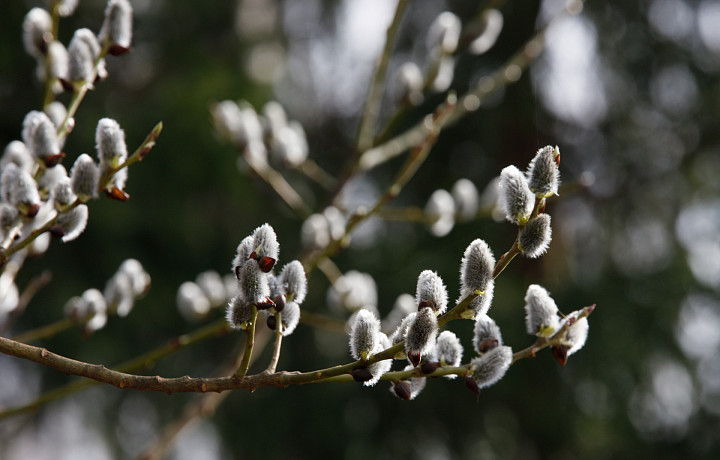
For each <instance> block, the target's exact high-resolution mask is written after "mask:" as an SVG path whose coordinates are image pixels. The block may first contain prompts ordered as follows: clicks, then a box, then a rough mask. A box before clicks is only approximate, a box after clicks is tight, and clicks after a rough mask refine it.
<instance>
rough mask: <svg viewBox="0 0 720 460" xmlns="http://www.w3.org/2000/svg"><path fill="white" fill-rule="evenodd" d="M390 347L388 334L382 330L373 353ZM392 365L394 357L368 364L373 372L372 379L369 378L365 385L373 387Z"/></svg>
mask: <svg viewBox="0 0 720 460" xmlns="http://www.w3.org/2000/svg"><path fill="white" fill-rule="evenodd" d="M389 347H390V339H389V338H388V336H387V335H385V334H383V333H382V332H380V333H379V334H378V342H377V345H376V346H375V349H374V350H373V354H374V355H375V354H378V353H380V352H381V351H383V350H386V349H387V348H389ZM391 367H392V359H384V360H382V361H378V362H376V363H373V364H370V365H369V366H368V370H369V371H370V373H371V374H372V378H371V379H370V380H367V381H365V382H363V385H365V386H366V387H372V386H375V384H376V383H378V382H379V381H380V377H382V376H383V374H384V373H386V372H388V371H389V370H390V368H391Z"/></svg>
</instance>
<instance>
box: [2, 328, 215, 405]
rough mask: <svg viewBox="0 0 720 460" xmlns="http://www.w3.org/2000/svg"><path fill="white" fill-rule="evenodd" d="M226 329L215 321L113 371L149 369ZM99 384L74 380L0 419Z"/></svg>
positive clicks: (93, 381) (84, 380)
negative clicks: (165, 358) (167, 357)
mask: <svg viewBox="0 0 720 460" xmlns="http://www.w3.org/2000/svg"><path fill="white" fill-rule="evenodd" d="M228 329H229V326H228V324H227V321H226V320H225V319H221V320H218V321H215V322H213V323H210V324H208V325H206V326H203V327H201V328H200V329H198V330H196V331H193V332H191V333H189V334H184V335H181V336H178V337H175V338H173V339H171V340H169V341H168V342H167V343H165V344H164V345H162V346H160V347H158V348H155V349H154V350H150V351H148V352H147V353H144V354H142V355H140V356H137V357H136V358H133V359H130V360H129V361H125V362H124V363H122V364H119V365H118V366H116V367H115V370H116V371H118V372H133V371H137V370H139V369H143V368H146V367H149V366H150V365H152V364H153V363H154V362H156V361H157V360H159V359H161V358H164V357H165V356H168V355H170V354H172V353H175V352H177V351H179V350H182V349H183V348H186V347H189V346H190V345H193V344H196V343H199V342H201V341H203V340H205V339H207V338H210V337H214V336H217V335H221V334H224V333H225V332H227V330H228ZM100 383H101V382H98V381H95V380H87V379H83V380H76V381H74V382H71V383H69V384H67V385H64V386H62V387H60V388H57V389H55V390H52V391H49V392H47V393H44V394H42V395H40V396H39V397H38V398H37V399H35V400H34V401H32V402H30V403H27V404H23V405H21V406H16V407H13V408H10V409H6V410H3V411H0V419H2V418H5V417H10V416H12V415H16V414H21V413H24V412H28V411H31V410H34V409H37V408H38V407H40V406H42V405H44V404H46V403H49V402H52V401H56V400H58V399H61V398H63V397H65V396H68V395H71V394H73V393H76V392H78V391H80V390H83V389H85V388H88V387H91V386H94V385H98V384H100Z"/></svg>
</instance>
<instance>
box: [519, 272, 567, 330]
mask: <svg viewBox="0 0 720 460" xmlns="http://www.w3.org/2000/svg"><path fill="white" fill-rule="evenodd" d="M559 324H560V321H559V318H558V307H557V305H556V304H555V300H553V298H552V297H550V294H549V293H548V292H547V291H546V290H545V288H543V287H542V286H540V285H538V284H531V285H530V286H528V289H527V292H526V294H525V328H526V330H527V333H528V334H531V335H537V336H541V337H549V336H550V335H552V334H553V333H554V332H555V331H557V330H558V328H559Z"/></svg>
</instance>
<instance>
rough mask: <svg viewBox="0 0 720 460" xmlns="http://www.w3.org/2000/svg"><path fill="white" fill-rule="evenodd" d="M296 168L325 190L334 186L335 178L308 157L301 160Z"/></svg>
mask: <svg viewBox="0 0 720 460" xmlns="http://www.w3.org/2000/svg"><path fill="white" fill-rule="evenodd" d="M298 169H299V170H300V172H302V173H303V174H305V175H306V176H307V177H309V178H310V179H311V180H313V181H315V182H317V183H318V184H319V185H320V186H321V187H322V188H324V189H325V190H332V189H333V188H335V186H336V183H337V179H335V177H334V176H332V175H331V174H330V173H328V172H327V171H325V170H324V169H322V168H321V167H320V165H318V164H317V163H315V162H314V161H313V160H311V159H310V158H307V159H306V160H305V161H303V162H302V163H301V164H300V166H298Z"/></svg>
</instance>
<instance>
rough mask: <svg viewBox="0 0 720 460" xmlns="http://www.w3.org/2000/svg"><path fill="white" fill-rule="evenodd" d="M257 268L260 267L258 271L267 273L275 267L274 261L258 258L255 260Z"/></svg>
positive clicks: (267, 258)
mask: <svg viewBox="0 0 720 460" xmlns="http://www.w3.org/2000/svg"><path fill="white" fill-rule="evenodd" d="M256 260H257V263H258V266H259V267H260V271H261V272H263V273H268V272H270V270H272V269H273V267H274V266H275V259H273V258H272V257H267V256H265V257H260V258H259V259H256Z"/></svg>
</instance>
